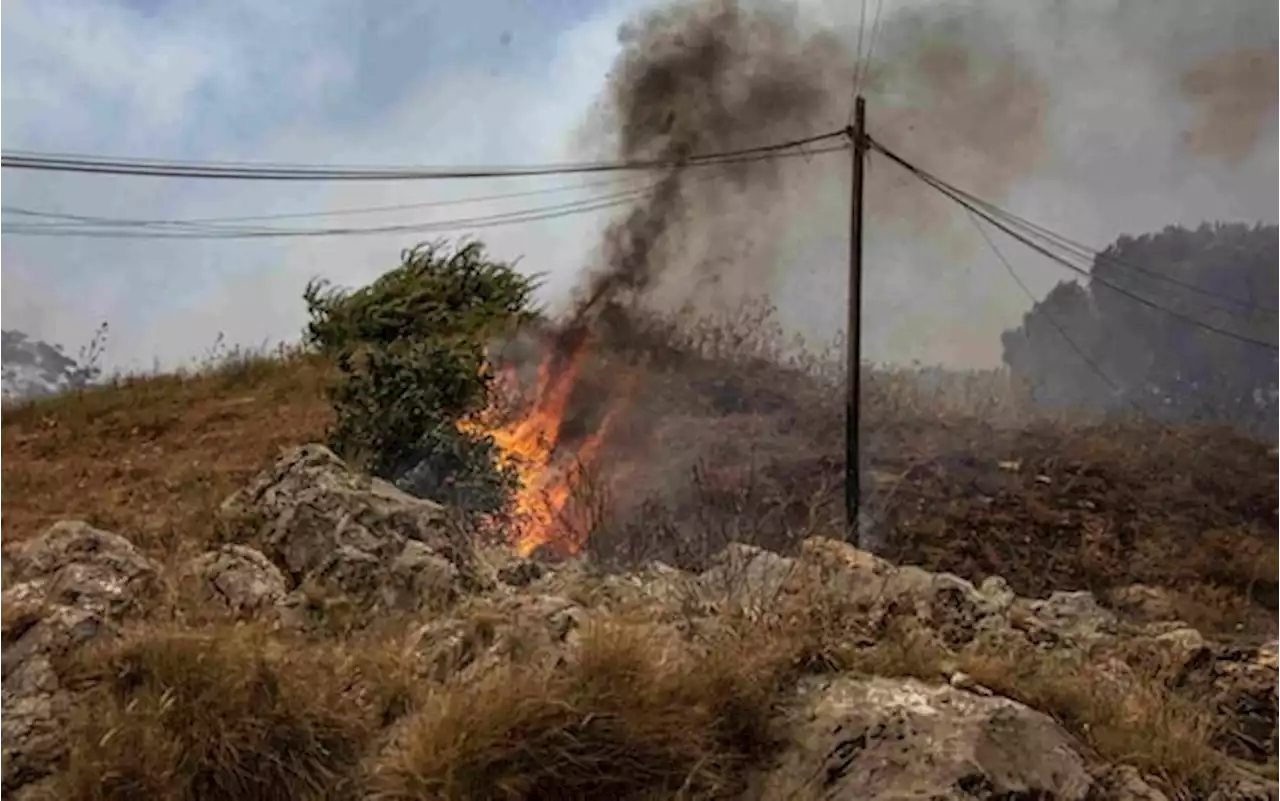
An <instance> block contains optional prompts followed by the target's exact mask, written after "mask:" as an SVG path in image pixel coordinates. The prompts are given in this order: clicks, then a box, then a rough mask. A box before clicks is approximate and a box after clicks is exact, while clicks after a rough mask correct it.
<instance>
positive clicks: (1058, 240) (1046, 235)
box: [885, 153, 1280, 314]
mask: <svg viewBox="0 0 1280 801" xmlns="http://www.w3.org/2000/svg"><path fill="white" fill-rule="evenodd" d="M885 155H889V154H888V153H886V154H885ZM891 158H892V156H891ZM935 179H936V177H935ZM936 180H938V181H941V179H936ZM944 185H946V186H947V188H948V189H950V190H951V191H952V192H953V193H955V194H956V195H959V196H961V197H963V198H965V199H966V200H968V201H969V202H970V203H972V204H973V205H975V206H979V207H981V208H983V209H985V210H986V211H987V212H989V213H991V214H992V215H994V216H997V217H1000V218H1002V219H1004V220H1005V221H1006V222H1007V223H1009V224H1010V225H1011V226H1013V227H1017V228H1021V229H1022V230H1023V232H1024V233H1025V234H1026V235H1028V236H1031V237H1036V238H1039V239H1041V240H1042V241H1047V242H1049V243H1051V244H1053V245H1056V246H1057V247H1060V248H1062V249H1063V250H1065V251H1067V252H1068V253H1071V254H1073V255H1075V256H1077V257H1078V258H1082V259H1085V260H1087V261H1095V260H1096V261H1100V262H1102V263H1104V264H1112V265H1116V266H1120V267H1124V268H1126V269H1130V270H1133V271H1134V272H1138V273H1142V274H1143V275H1145V276H1147V277H1149V278H1151V279H1153V280H1156V281H1162V282H1164V283H1167V284H1171V285H1173V286H1177V287H1180V288H1182V289H1185V290H1187V291H1188V292H1194V293H1195V294H1197V295H1201V296H1203V297H1206V298H1212V299H1217V300H1221V301H1223V302H1225V303H1227V304H1229V305H1230V306H1231V307H1233V308H1235V309H1241V310H1244V311H1259V312H1266V313H1268V314H1276V313H1277V312H1278V311H1280V309H1277V308H1275V307H1273V306H1263V305H1260V304H1257V303H1254V302H1253V301H1251V300H1245V299H1243V298H1237V297H1233V296H1231V295H1224V294H1222V293H1221V292H1216V291H1214V290H1211V289H1206V288H1205V287H1202V286H1200V285H1198V284H1194V283H1191V282H1189V281H1183V280H1181V279H1179V278H1177V277H1176V276H1172V275H1166V274H1164V273H1162V272H1160V271H1159V270H1153V269H1151V268H1150V267H1144V266H1143V265H1140V264H1135V263H1134V262H1131V261H1126V260H1123V259H1119V258H1116V257H1115V256H1112V255H1110V254H1108V253H1103V252H1099V251H1098V250H1096V249H1094V248H1091V247H1089V246H1088V245H1084V244H1082V243H1080V242H1078V241H1076V240H1074V239H1071V238H1069V237H1067V236H1066V235H1064V234H1060V233H1058V232H1056V231H1053V230H1051V229H1049V228H1045V227H1044V226H1042V225H1038V224H1037V223H1034V222H1031V221H1030V220H1028V219H1026V218H1025V217H1021V216H1019V215H1017V214H1014V213H1013V212H1011V211H1008V210H1006V209H1002V208H1001V207H999V206H997V205H995V204H994V203H991V202H989V201H986V200H983V199H982V198H980V197H977V196H976V195H973V194H971V193H969V192H966V191H965V190H963V189H960V188H958V187H956V186H954V185H951V184H945V182H944ZM1204 305H1206V306H1208V307H1209V308H1212V309H1217V310H1219V311H1231V310H1232V309H1228V308H1225V307H1223V306H1220V305H1218V304H1213V303H1205V304H1204Z"/></svg>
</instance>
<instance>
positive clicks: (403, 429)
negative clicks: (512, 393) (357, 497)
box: [303, 242, 536, 512]
mask: <svg viewBox="0 0 1280 801" xmlns="http://www.w3.org/2000/svg"><path fill="white" fill-rule="evenodd" d="M535 288H536V278H534V277H528V276H524V275H521V274H520V273H518V272H516V271H515V269H514V267H513V265H512V264H510V263H507V262H501V261H493V260H491V259H489V258H488V257H487V255H486V254H485V251H484V246H483V245H481V244H480V243H478V242H470V243H467V244H464V245H463V246H461V247H460V248H457V249H455V250H453V251H449V250H447V249H446V248H445V246H444V244H443V243H440V242H436V243H430V244H423V245H419V246H417V247H415V248H412V249H410V250H407V251H405V252H404V253H403V254H402V256H401V264H400V265H399V266H398V267H396V268H394V269H392V270H391V271H389V272H387V273H385V274H383V275H382V276H380V277H379V278H378V279H377V280H375V281H374V282H373V283H372V284H370V285H368V286H366V287H363V288H362V289H358V290H355V291H349V290H344V289H338V288H335V287H332V286H330V285H329V284H328V283H326V282H323V281H312V282H311V283H309V284H308V285H307V288H306V291H305V292H304V294H303V297H304V299H305V300H306V303H307V310H308V312H309V314H310V318H311V319H310V322H309V324H308V326H307V331H306V335H307V340H308V341H309V342H310V343H311V344H312V345H313V346H315V347H317V348H318V349H319V350H321V351H322V352H324V353H327V354H329V355H331V356H332V357H333V358H334V360H335V362H336V363H337V366H338V371H339V379H338V381H337V382H336V384H335V385H334V386H333V387H332V388H331V391H330V397H331V399H332V401H333V405H334V411H335V412H336V417H335V421H334V424H333V426H332V428H331V429H330V432H329V439H330V444H331V445H332V446H333V448H334V449H335V451H337V452H338V453H340V454H342V455H343V456H344V457H346V458H349V459H353V460H355V461H357V462H358V463H360V464H362V465H364V466H365V467H366V468H367V469H368V470H369V471H370V472H372V473H373V474H374V475H377V476H380V477H382V478H386V479H389V480H391V481H394V482H396V483H397V484H398V485H400V486H401V487H402V488H403V489H405V490H407V491H409V492H412V493H414V494H416V495H419V496H421V497H429V498H431V499H432V500H436V501H439V502H442V503H448V504H452V505H455V506H460V507H463V508H465V509H469V510H472V511H483V512H491V511H497V510H499V509H501V508H502V507H503V506H504V505H505V503H506V501H507V500H508V499H509V497H510V491H511V490H512V489H513V488H514V482H515V475H514V473H513V471H511V470H510V469H506V468H503V467H500V466H499V465H498V464H497V462H496V460H495V456H496V454H495V452H494V444H493V440H492V438H490V437H488V436H486V435H484V434H481V433H478V432H471V431H464V430H461V429H460V428H459V426H458V424H459V422H460V421H461V420H462V419H464V418H465V417H467V416H468V415H471V414H474V413H475V412H478V411H480V410H482V409H484V408H485V406H486V405H487V404H488V401H489V390H490V386H491V384H492V381H493V375H492V373H491V372H490V370H489V365H488V361H487V359H486V358H485V352H486V347H487V345H488V344H489V342H490V341H491V340H492V339H493V338H494V337H495V336H497V335H498V334H500V333H502V332H504V331H505V330H507V329H508V328H509V327H511V326H513V325H518V324H520V323H522V322H524V321H526V320H528V319H529V318H531V317H532V316H533V314H534V312H533V310H532V309H531V303H532V296H533V292H534V290H535Z"/></svg>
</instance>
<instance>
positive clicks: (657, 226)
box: [574, 0, 852, 322]
mask: <svg viewBox="0 0 1280 801" xmlns="http://www.w3.org/2000/svg"><path fill="white" fill-rule="evenodd" d="M619 40H620V42H621V44H622V46H623V50H622V53H621V54H620V55H619V57H618V60H617V62H616V63H615V66H614V68H613V70H612V71H611V73H610V74H609V76H608V84H607V89H606V96H605V98H604V101H603V103H602V107H601V109H600V111H601V113H602V114H603V115H604V120H603V121H604V124H605V127H606V129H611V130H612V131H613V132H614V134H615V136H616V140H617V149H618V156H619V157H621V158H624V159H663V160H671V161H677V162H679V161H681V160H684V159H687V158H689V157H690V156H696V155H700V154H706V153H714V152H719V151H726V150H736V149H741V148H746V147H753V146H757V145H762V144H767V143H770V142H774V141H778V140H783V139H788V138H798V137H802V136H805V135H808V134H811V133H814V132H815V131H816V130H817V129H818V128H819V127H820V125H821V124H822V123H823V122H827V123H828V125H833V126H834V122H833V121H831V120H824V119H823V114H824V112H827V111H829V110H830V101H831V99H832V95H831V86H832V78H833V76H834V75H836V74H838V73H839V72H840V70H841V69H842V68H847V66H848V65H850V64H851V63H852V59H851V54H850V53H849V52H848V51H847V50H846V49H845V48H844V46H843V45H842V44H841V43H840V42H839V40H838V39H837V38H835V37H834V36H833V35H832V34H831V33H828V32H814V33H811V34H806V33H805V32H803V31H802V30H801V28H800V26H799V25H798V24H797V22H796V20H795V19H794V18H793V17H791V16H790V15H787V14H785V13H783V12H782V11H780V10H779V9H778V8H777V7H770V8H758V9H757V8H753V9H747V8H745V7H743V6H742V5H741V4H739V3H737V2H733V0H710V1H709V2H692V3H684V4H680V5H678V6H675V7H671V8H666V9H662V10H659V11H654V12H650V13H648V14H647V15H646V16H644V17H643V18H641V19H640V20H638V21H637V22H635V23H634V24H631V25H628V26H626V27H625V28H623V30H622V31H620V33H619ZM828 116H830V115H828ZM709 170H714V171H715V174H714V175H707V174H706V173H707V171H709ZM778 170H779V165H778V163H777V162H775V161H771V160H762V161H755V162H750V163H741V164H734V165H731V166H717V167H713V168H698V167H683V166H677V167H674V168H672V169H670V170H668V171H667V172H666V173H665V174H664V175H663V176H662V177H661V178H660V180H659V181H658V182H657V185H656V186H655V187H654V189H653V192H652V194H651V195H650V196H649V197H648V198H647V199H645V200H644V201H642V202H641V203H640V204H639V205H638V206H636V207H635V208H633V209H632V210H631V211H630V213H628V214H627V216H626V217H625V218H624V219H622V220H620V221H619V222H617V223H615V224H614V225H612V226H611V227H610V228H609V230H608V231H607V233H606V234H605V240H604V242H603V247H602V253H601V259H602V264H603V266H602V268H601V269H599V270H598V271H597V272H595V273H594V274H593V275H591V276H590V278H589V279H588V282H587V284H586V286H585V287H584V292H583V294H582V295H581V297H580V299H579V302H578V304H577V307H576V309H575V314H574V318H575V320H576V321H579V322H583V321H586V320H589V319H591V318H593V317H595V316H597V315H598V314H599V313H600V311H601V309H603V308H605V307H608V306H611V305H616V304H625V303H627V302H629V301H630V302H634V301H635V300H637V299H638V298H640V297H641V296H643V295H644V294H645V293H647V292H649V291H651V290H652V289H653V288H654V287H655V285H656V284H657V282H658V279H659V278H660V277H661V276H662V275H663V273H664V272H665V271H666V270H667V268H668V266H669V261H668V259H667V258H666V252H665V250H664V249H665V248H669V247H672V246H677V245H679V244H680V243H679V242H677V241H674V240H676V239H678V238H679V234H681V233H682V228H684V227H685V224H686V223H687V222H688V220H689V218H690V217H695V218H698V219H700V220H707V221H710V220H714V219H715V217H716V216H717V214H718V213H720V212H723V211H725V210H726V209H727V207H728V204H729V203H730V199H731V196H732V195H733V194H735V193H741V192H744V191H746V190H747V189H748V188H750V187H752V186H756V185H760V186H765V187H772V186H774V185H776V180H777V175H778V172H777V171H778ZM724 233H725V234H728V233H729V231H727V230H726V231H725V232H724ZM739 235H740V234H739ZM713 270H714V267H713V265H712V264H705V265H702V266H701V267H700V268H699V272H701V273H702V275H701V278H703V279H705V278H707V277H708V275H709V273H711V272H713Z"/></svg>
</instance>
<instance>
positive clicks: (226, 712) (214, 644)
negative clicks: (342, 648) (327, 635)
mask: <svg viewBox="0 0 1280 801" xmlns="http://www.w3.org/2000/svg"><path fill="white" fill-rule="evenodd" d="M335 657H337V658H335ZM73 674H74V675H75V676H76V678H77V680H78V681H80V682H85V683H86V684H90V685H92V687H93V689H91V690H90V691H89V696H88V697H89V699H90V700H89V702H88V704H87V705H86V706H85V707H84V708H83V710H82V712H81V714H80V715H79V716H77V718H76V720H75V722H74V724H73V726H72V728H71V731H70V732H69V740H70V743H71V749H70V754H69V757H68V762H67V765H66V769H65V770H64V771H63V772H62V773H61V774H59V776H58V779H57V781H58V796H59V797H60V798H63V799H66V800H67V801H126V799H141V798H155V799H168V800H170V801H197V799H200V800H201V801H222V800H223V799H226V801H231V800H232V799H239V801H259V800H260V801H274V800H275V799H302V800H304V801H322V800H325V801H327V800H328V799H341V798H346V797H349V794H350V792H351V791H352V788H353V786H354V784H353V781H354V779H355V777H356V770H357V767H358V765H359V761H360V759H361V757H362V755H363V754H364V752H365V749H366V747H367V745H368V743H369V741H370V738H371V736H372V735H373V734H374V733H375V731H376V724H377V715H378V712H379V710H377V709H376V708H375V705H374V704H372V703H368V702H362V695H361V694H360V693H358V692H353V691H352V683H351V680H352V677H353V676H354V675H356V674H355V673H354V669H353V663H352V662H351V661H350V660H347V659H345V658H342V657H341V654H340V653H337V652H335V650H334V649H326V648H321V647H319V646H316V645H312V646H311V647H305V648H298V647H291V645H290V643H288V642H286V641H284V640H283V639H281V638H278V637H273V636H271V635H269V633H268V632H266V631H265V630H264V629H262V628H260V627H252V626H235V627H233V626H220V627H214V628H210V629H205V630H200V631H180V630H175V629H168V628H152V629H149V630H139V631H136V632H134V633H133V634H131V635H130V636H128V637H126V638H125V639H124V640H123V641H121V642H119V643H116V644H113V645H111V646H108V647H106V648H103V649H96V650H93V651H90V652H88V653H86V654H84V655H83V657H82V659H80V660H79V662H78V664H77V665H76V666H75V668H74V670H73Z"/></svg>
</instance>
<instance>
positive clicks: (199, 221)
mask: <svg viewBox="0 0 1280 801" xmlns="http://www.w3.org/2000/svg"><path fill="white" fill-rule="evenodd" d="M617 183H618V179H617V178H607V179H605V180H602V181H591V182H588V183H581V184H573V185H566V186H554V187H544V188H541V189H527V190H524V191H521V192H503V193H498V194H490V195H472V196H469V197H461V198H447V199H441V200H426V201H420V202H415V203H393V204H388V205H381V206H358V207H347V208H340V209H329V210H327V211H304V212H289V213H281V214H247V215H242V216H234V217H186V218H178V219H138V218H132V219H130V218H122V217H98V216H93V215H85V214H64V213H59V212H51V211H42V210H39V209H29V208H24V207H21V206H3V207H0V211H3V212H5V213H6V214H16V215H19V216H21V217H35V218H40V219H50V220H61V221H64V222H80V223H91V224H95V225H110V226H122V227H130V226H139V227H148V226H171V225H172V226H182V225H221V224H225V223H241V222H268V221H271V220H301V219H314V218H318V217H343V216H355V215H361V214H378V213H382V212H388V211H410V210H414V209H429V208H440V207H445V206H464V205H468V204H471V203H489V202H492V201H495V200H508V199H511V198H520V197H533V196H535V195H551V194H558V193H560V192H569V191H573V190H577V189H594V188H598V187H602V186H610V185H614V184H617Z"/></svg>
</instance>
